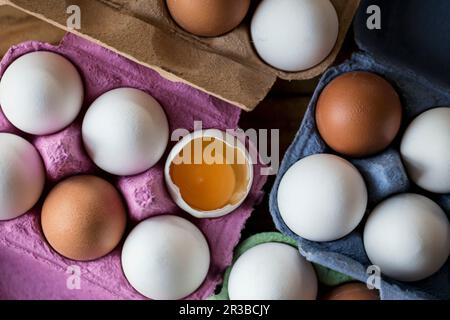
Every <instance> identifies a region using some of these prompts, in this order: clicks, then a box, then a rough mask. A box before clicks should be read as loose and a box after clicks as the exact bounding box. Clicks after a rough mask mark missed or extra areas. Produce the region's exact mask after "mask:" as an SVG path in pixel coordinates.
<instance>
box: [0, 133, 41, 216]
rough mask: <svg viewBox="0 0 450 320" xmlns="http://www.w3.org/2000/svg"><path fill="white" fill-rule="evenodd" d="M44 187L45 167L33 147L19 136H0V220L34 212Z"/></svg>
mask: <svg viewBox="0 0 450 320" xmlns="http://www.w3.org/2000/svg"><path fill="white" fill-rule="evenodd" d="M44 184H45V171H44V165H43V163H42V160H41V157H40V155H39V153H38V152H37V151H36V149H35V148H34V147H33V145H31V144H30V143H29V142H28V141H26V140H25V139H23V138H21V137H19V136H16V135H13V134H9V133H0V220H9V219H14V218H17V217H19V216H20V215H22V214H24V213H25V212H27V211H28V210H30V209H31V208H32V207H33V206H34V205H35V204H36V202H37V201H38V200H39V198H40V196H41V194H42V191H43V189H44Z"/></svg>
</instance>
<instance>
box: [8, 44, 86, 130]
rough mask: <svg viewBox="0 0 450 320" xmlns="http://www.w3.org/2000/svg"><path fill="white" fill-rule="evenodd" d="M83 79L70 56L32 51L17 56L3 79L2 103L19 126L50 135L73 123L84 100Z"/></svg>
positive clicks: (9, 118)
mask: <svg viewBox="0 0 450 320" xmlns="http://www.w3.org/2000/svg"><path fill="white" fill-rule="evenodd" d="M83 96H84V92H83V83H82V81H81V77H80V75H79V73H78V71H77V69H76V68H75V67H74V66H73V65H72V63H70V62H69V61H68V60H67V59H65V58H63V57H62V56H60V55H58V54H55V53H51V52H44V51H41V52H32V53H28V54H25V55H23V56H22V57H20V58H18V59H17V60H15V61H14V62H13V63H12V64H11V65H10V66H9V67H8V69H6V71H5V73H4V74H3V77H2V79H1V81H0V105H1V108H2V111H3V113H4V114H5V116H6V117H7V118H8V120H9V121H10V122H11V123H12V124H13V125H14V126H16V127H17V128H18V129H20V130H22V131H24V132H26V133H30V134H35V135H46V134H51V133H54V132H57V131H59V130H61V129H64V128H65V127H66V126H68V125H69V124H70V123H72V122H73V121H74V120H75V118H76V117H77V115H78V113H79V112H80V109H81V106H82V103H83Z"/></svg>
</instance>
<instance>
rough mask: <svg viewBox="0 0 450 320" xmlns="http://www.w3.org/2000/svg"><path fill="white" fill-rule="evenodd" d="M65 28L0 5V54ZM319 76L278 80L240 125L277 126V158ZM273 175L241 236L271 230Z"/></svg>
mask: <svg viewBox="0 0 450 320" xmlns="http://www.w3.org/2000/svg"><path fill="white" fill-rule="evenodd" d="M63 35H64V32H63V31H61V30H59V29H57V28H56V27H53V26H51V25H49V24H47V23H44V22H42V21H40V20H38V19H36V18H33V17H31V16H28V15H26V14H24V13H22V12H19V11H18V10H16V9H13V8H11V7H7V6H0V57H2V56H3V55H4V53H5V52H6V51H7V50H8V48H9V47H11V46H12V45H15V44H18V43H20V42H23V41H27V40H38V41H45V42H50V43H58V42H59V40H60V39H61V38H62V37H63ZM347 38H348V39H347V40H346V42H345V44H344V49H343V50H342V52H341V54H340V56H339V57H338V60H337V62H340V61H342V60H343V59H345V58H346V57H348V55H349V53H350V52H351V51H352V50H353V49H354V45H353V42H352V41H351V40H350V39H351V38H352V36H351V33H350V35H349V36H348V37H347ZM317 81H318V78H316V79H313V80H308V81H292V82H287V81H281V80H280V81H278V82H277V83H276V85H275V86H274V88H273V89H272V91H271V92H270V93H269V95H268V96H267V98H266V99H265V100H264V101H263V102H262V103H261V104H260V105H259V106H258V107H257V108H256V109H255V111H253V112H251V113H243V115H242V118H241V122H240V126H241V127H242V128H243V129H248V128H255V129H260V128H261V129H280V161H281V159H282V158H283V154H284V152H285V151H286V149H287V148H288V146H289V145H290V143H291V141H292V140H293V138H294V136H295V134H296V132H297V130H298V128H299V126H300V122H301V120H302V117H303V114H304V112H305V110H306V107H307V105H308V102H309V100H310V97H311V95H312V92H313V91H314V88H315V86H316V84H317ZM273 180H274V177H270V178H269V181H268V183H267V185H266V187H265V190H266V196H265V198H264V200H263V202H262V203H261V204H260V205H258V206H257V207H256V209H255V212H254V214H253V216H252V217H251V218H250V220H249V221H248V223H247V226H246V230H245V231H244V234H243V237H246V236H248V235H251V234H254V233H257V232H262V231H272V230H274V225H273V222H272V218H271V217H270V213H269V210H268V193H269V192H270V189H271V187H272V183H273Z"/></svg>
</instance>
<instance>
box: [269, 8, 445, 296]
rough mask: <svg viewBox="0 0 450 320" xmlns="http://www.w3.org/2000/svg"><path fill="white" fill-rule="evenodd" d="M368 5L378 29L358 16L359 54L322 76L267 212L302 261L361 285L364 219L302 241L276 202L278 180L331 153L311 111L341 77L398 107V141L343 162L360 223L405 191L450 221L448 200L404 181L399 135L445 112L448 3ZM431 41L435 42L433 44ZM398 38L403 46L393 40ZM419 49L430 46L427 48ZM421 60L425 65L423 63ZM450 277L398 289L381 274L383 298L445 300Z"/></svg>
mask: <svg viewBox="0 0 450 320" xmlns="http://www.w3.org/2000/svg"><path fill="white" fill-rule="evenodd" d="M371 4H375V5H378V6H379V7H380V8H381V12H382V16H381V19H382V26H383V27H382V29H381V30H369V29H367V28H366V21H367V17H368V15H367V14H366V12H365V10H364V11H363V10H361V12H360V13H359V14H358V15H357V19H356V21H355V30H356V39H357V42H358V45H359V47H360V48H361V49H362V50H363V51H362V52H359V53H355V54H354V55H353V57H352V58H351V59H350V60H348V61H346V62H344V63H343V64H341V65H339V66H337V67H334V68H331V69H330V70H328V71H327V72H326V73H325V74H324V75H323V77H322V79H321V80H320V83H319V85H318V87H317V89H316V91H315V93H314V96H313V97H312V100H311V102H310V105H309V107H308V110H307V113H306V115H305V118H304V120H303V122H302V124H301V127H300V130H299V132H298V134H297V136H296V138H295V140H294V141H293V143H292V145H291V146H290V148H289V150H288V151H287V153H286V155H285V158H284V160H283V163H282V165H281V168H280V172H279V174H278V176H277V179H276V182H275V185H274V187H273V189H272V193H271V197H270V207H271V208H270V209H271V213H272V216H273V219H274V221H275V223H276V225H277V227H278V229H279V230H280V231H282V232H283V233H284V234H286V235H288V236H290V237H292V238H294V239H296V241H297V244H298V247H299V250H300V252H301V253H302V255H304V256H305V257H306V258H307V259H308V260H310V261H312V262H314V263H318V264H320V265H323V266H325V267H328V268H331V269H333V270H336V271H338V272H341V273H343V274H345V275H347V276H350V277H352V278H354V279H357V280H359V281H362V282H366V281H367V280H368V279H369V277H370V276H371V275H372V273H368V269H367V268H368V267H369V266H370V265H372V263H371V262H370V261H369V259H368V256H367V254H366V251H365V249H364V244H363V236H362V234H363V227H364V224H365V219H364V220H363V221H362V222H361V223H360V224H359V227H358V228H357V229H355V230H354V231H353V232H352V233H350V234H349V235H347V236H345V237H344V238H342V239H339V240H336V241H331V242H314V241H308V240H306V239H304V238H302V237H300V236H298V235H297V234H295V233H294V232H293V231H292V230H291V229H290V228H289V227H288V226H287V224H286V223H285V221H283V218H282V215H281V214H280V209H279V203H278V201H277V196H278V191H279V187H280V183H281V181H282V179H283V176H284V175H285V174H286V172H287V171H288V170H289V168H291V167H292V166H293V165H294V164H295V163H296V162H297V161H299V160H301V159H304V158H306V157H308V156H310V155H315V154H323V153H331V154H333V153H335V152H334V151H333V150H331V148H330V147H328V146H327V144H326V143H325V142H324V140H323V139H322V138H321V136H320V133H319V131H318V129H317V126H316V119H315V113H316V106H317V102H318V99H319V97H320V95H321V93H322V92H323V90H324V88H325V87H326V86H327V85H328V84H329V83H330V82H331V81H332V80H333V79H335V78H336V77H338V76H340V75H342V74H344V73H347V72H352V71H368V72H372V73H375V74H378V75H381V76H382V77H383V78H385V79H386V80H387V81H388V82H390V83H391V84H392V85H393V86H394V88H395V89H396V91H397V93H398V94H399V96H400V99H401V102H402V106H403V110H402V112H403V119H402V126H401V129H400V132H399V133H398V136H397V138H396V139H395V140H394V142H393V143H392V144H391V145H390V147H389V148H387V149H386V150H385V151H383V152H381V153H378V154H376V155H374V156H371V157H366V158H359V159H348V160H349V161H350V162H351V163H352V164H353V165H354V166H355V167H356V168H357V169H358V170H359V172H360V173H361V175H362V176H363V178H364V181H365V183H366V186H367V190H368V207H367V212H366V216H365V217H367V216H368V215H369V213H370V211H371V210H372V209H373V208H374V207H375V206H376V205H377V204H379V203H380V202H382V201H383V200H385V199H387V198H389V197H391V196H393V195H396V194H400V193H406V192H412V193H419V194H423V195H425V196H426V197H428V198H430V199H432V200H433V201H434V202H436V203H437V204H438V205H439V206H440V207H441V209H442V210H443V211H444V212H445V214H446V215H447V218H448V217H449V216H450V195H449V194H448V193H447V194H438V193H430V192H427V191H424V190H422V189H420V188H419V187H418V186H416V185H415V184H414V183H413V182H412V181H411V180H410V178H409V177H408V174H407V170H406V169H405V166H404V162H403V161H402V158H401V155H400V152H399V147H400V140H401V137H402V136H403V134H404V132H405V129H406V128H407V126H408V125H409V124H410V123H411V122H412V121H413V120H414V119H415V118H416V117H417V116H418V115H420V114H422V113H423V112H425V111H427V110H429V109H432V108H435V107H444V108H445V107H449V106H450V94H449V87H450V84H449V82H448V76H449V75H450V70H449V68H448V66H449V63H450V61H449V58H448V57H449V56H448V54H447V53H448V50H450V48H449V46H448V43H450V42H449V38H448V33H445V34H443V32H442V31H443V30H441V29H442V27H443V26H448V18H447V16H446V15H447V12H448V9H449V4H448V2H446V1H436V2H433V5H432V6H428V5H424V3H423V2H421V1H416V0H411V1H408V2H405V1H383V0H378V1H363V2H362V5H361V6H362V8H367V6H369V5H371ZM424 7H426V8H424ZM399 12H401V14H400V13H399ZM408 13H409V14H408ZM430 19H433V21H430ZM412 26H414V27H412ZM416 26H417V27H416ZM425 26H426V28H425ZM417 28H425V29H420V32H419V31H418V30H416V29H417ZM439 30H440V31H439ZM415 31H417V32H415ZM405 34H408V38H407V39H404V35H405ZM436 34H439V36H438V37H436ZM400 38H402V41H397V40H398V39H400ZM430 39H435V41H433V42H430ZM436 39H437V40H436ZM424 43H427V44H428V45H427V46H425V45H424ZM424 54H426V56H427V57H428V58H427V59H422V56H423V55H424ZM431 57H433V58H431ZM449 125H450V124H449ZM448 141H449V143H450V140H448ZM431 143H432V142H431ZM448 147H450V144H449V145H448ZM338 155H339V154H338ZM449 168H450V163H449ZM322 201H326V199H323V200H322ZM444 228H445V226H444ZM381 272H383V270H381ZM449 273H450V262H449V261H448V260H447V262H446V263H445V264H444V265H443V266H442V268H441V269H440V270H439V271H438V272H437V273H435V274H433V275H432V276H430V277H428V278H426V279H423V280H421V281H415V282H402V281H397V280H394V279H392V278H389V277H387V276H383V275H382V277H381V287H380V289H381V298H382V299H449V298H450V282H449Z"/></svg>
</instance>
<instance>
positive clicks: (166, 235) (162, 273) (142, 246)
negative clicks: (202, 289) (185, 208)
mask: <svg viewBox="0 0 450 320" xmlns="http://www.w3.org/2000/svg"><path fill="white" fill-rule="evenodd" d="M209 263H210V253H209V247H208V243H207V242H206V239H205V237H204V236H203V234H202V233H201V232H200V230H199V229H198V228H197V227H196V226H195V225H193V224H192V223H191V222H189V221H187V220H185V219H183V218H180V217H177V216H172V215H164V216H158V217H153V218H149V219H147V220H144V221H143V222H141V223H139V224H138V225H137V226H136V227H135V228H134V229H133V231H131V233H130V234H129V235H128V238H127V239H126V241H125V244H124V246H123V250H122V268H123V271H124V273H125V276H126V277H127V279H128V281H129V282H130V284H131V285H132V286H133V287H134V288H135V289H136V290H137V291H138V292H139V293H141V294H143V295H144V296H146V297H148V298H151V299H156V300H175V299H181V298H184V297H186V296H188V295H189V294H191V293H193V292H194V291H195V290H197V288H198V287H199V286H200V285H201V284H202V283H203V281H204V280H205V278H206V275H207V273H208V269H209Z"/></svg>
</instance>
